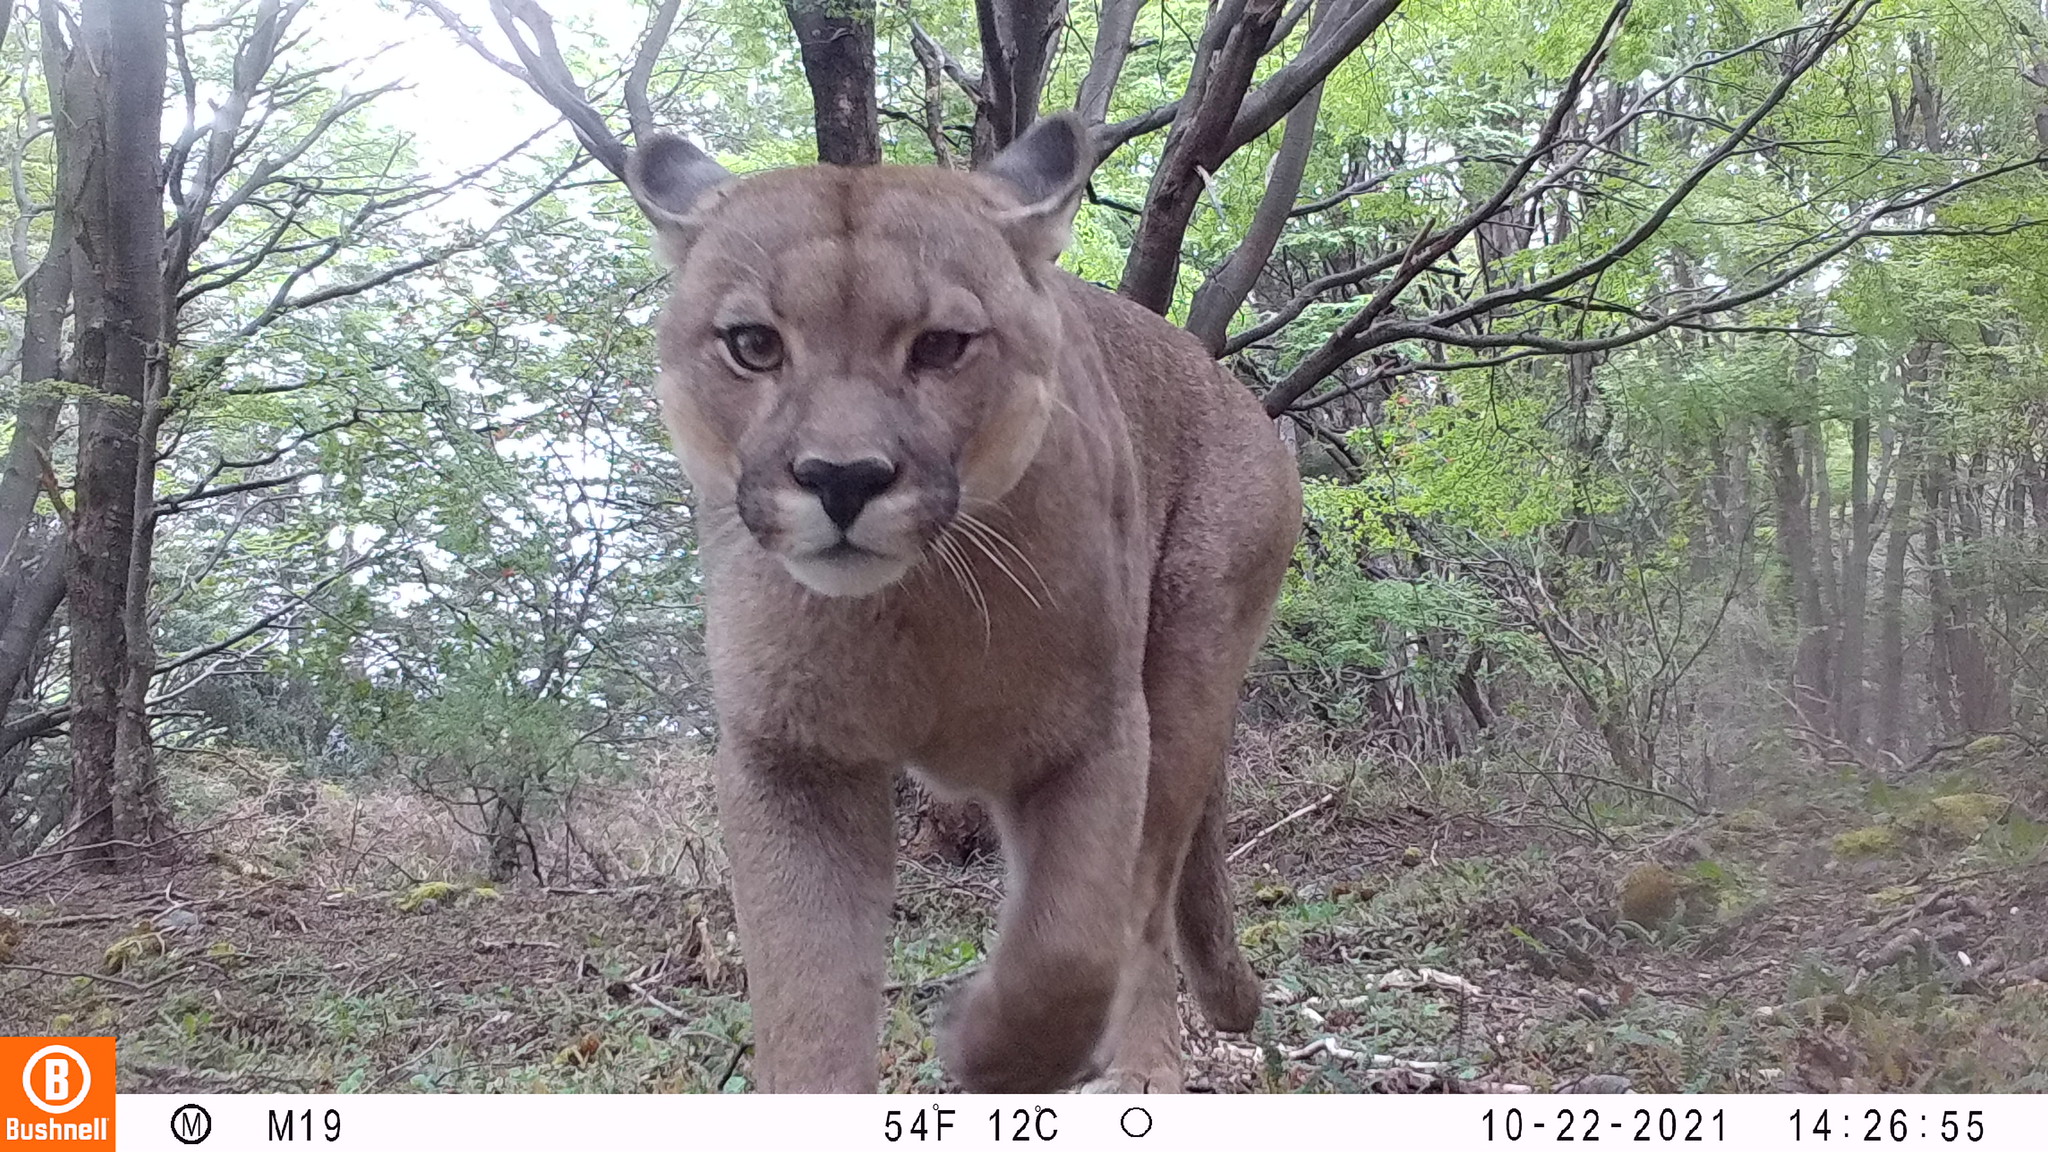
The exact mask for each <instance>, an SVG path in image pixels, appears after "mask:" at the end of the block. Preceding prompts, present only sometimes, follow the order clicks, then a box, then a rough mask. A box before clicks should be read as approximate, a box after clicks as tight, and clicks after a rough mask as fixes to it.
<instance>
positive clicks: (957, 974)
mask: <svg viewBox="0 0 2048 1152" xmlns="http://www.w3.org/2000/svg"><path fill="white" fill-rule="evenodd" d="M980 970H981V965H979V964H977V965H975V966H974V967H972V968H955V969H954V970H953V971H951V972H948V973H946V974H945V975H944V976H934V977H932V978H931V979H929V980H908V981H906V980H891V981H889V982H888V983H887V984H884V985H882V991H883V993H885V994H890V993H896V992H912V993H923V992H930V991H933V990H935V989H938V988H944V987H946V986H947V985H949V984H957V983H959V982H960V981H962V980H965V979H967V978H968V977H969V976H972V975H974V974H975V973H976V972H979V971H980Z"/></svg>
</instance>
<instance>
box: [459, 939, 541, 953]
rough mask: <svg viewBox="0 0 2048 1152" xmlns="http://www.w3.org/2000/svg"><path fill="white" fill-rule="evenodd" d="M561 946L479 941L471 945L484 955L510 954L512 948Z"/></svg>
mask: <svg viewBox="0 0 2048 1152" xmlns="http://www.w3.org/2000/svg"><path fill="white" fill-rule="evenodd" d="M561 946H562V945H561V944H560V943H559V942H557V941H554V940H479V941H477V942H476V943H475V944H473V945H471V947H473V948H475V949H476V950H477V951H478V952H482V953H485V954H489V953H492V952H510V951H511V950H512V949H514V948H560V947H561Z"/></svg>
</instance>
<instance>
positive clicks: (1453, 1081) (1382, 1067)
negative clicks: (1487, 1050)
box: [1285, 1036, 1533, 1095]
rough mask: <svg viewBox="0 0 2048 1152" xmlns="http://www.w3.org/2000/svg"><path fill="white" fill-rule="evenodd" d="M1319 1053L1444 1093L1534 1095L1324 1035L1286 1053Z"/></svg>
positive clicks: (1301, 1057)
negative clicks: (1358, 1048) (1345, 1043)
mask: <svg viewBox="0 0 2048 1152" xmlns="http://www.w3.org/2000/svg"><path fill="white" fill-rule="evenodd" d="M1318 1053H1320V1054H1323V1055H1326V1056H1329V1057H1330V1058H1331V1059H1333V1060H1342V1061H1344V1062H1345V1063H1347V1064H1359V1065H1363V1066H1364V1067H1366V1068H1369V1069H1371V1070H1372V1071H1374V1072H1381V1073H1388V1074H1390V1075H1393V1076H1404V1077H1412V1078H1413V1079H1414V1080H1415V1081H1417V1082H1418V1083H1417V1086H1418V1087H1425V1088H1439V1089H1442V1090H1443V1091H1445V1092H1472V1093H1500V1094H1506V1095H1520V1094H1523V1093H1527V1092H1531V1091H1533V1089H1531V1088H1530V1087H1529V1086H1528V1085H1527V1084H1509V1083H1506V1082H1503V1081H1489V1080H1463V1079H1460V1078H1459V1077H1458V1076H1456V1075H1455V1074H1453V1073H1452V1072H1451V1071H1450V1069H1451V1065H1449V1064H1447V1063H1445V1062H1443V1061H1441V1060H1402V1059H1399V1058H1398V1057H1394V1056H1381V1055H1378V1054H1376V1053H1371V1052H1361V1051H1358V1050H1356V1049H1353V1048H1346V1047H1345V1046H1344V1044H1343V1042H1342V1041H1340V1040H1338V1039H1337V1038H1336V1037H1335V1036H1325V1037H1323V1038H1321V1039H1319V1040H1316V1041H1313V1042H1312V1043H1309V1044H1305V1045H1303V1046H1302V1047H1300V1048H1296V1049H1293V1050H1292V1051H1289V1052H1287V1053H1285V1055H1286V1057H1287V1059H1289V1060H1306V1059H1308V1058H1310V1057H1312V1056H1315V1055H1317V1054H1318Z"/></svg>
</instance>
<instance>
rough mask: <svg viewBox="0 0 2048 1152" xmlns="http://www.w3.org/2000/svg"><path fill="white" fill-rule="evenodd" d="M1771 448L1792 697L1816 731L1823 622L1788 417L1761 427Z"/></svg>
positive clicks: (1822, 688)
mask: <svg viewBox="0 0 2048 1152" xmlns="http://www.w3.org/2000/svg"><path fill="white" fill-rule="evenodd" d="M1764 436H1765V438H1766V440H1767V442H1768V445H1769V448H1770V471H1771V488H1772V492H1773V495H1774V496H1775V503H1776V504H1777V513H1778V543H1779V546H1780V549H1781V553H1782V559H1783V560H1784V562H1785V575H1786V581H1787V584H1788V588H1787V591H1788V592H1789V594H1790V596H1789V598H1790V600H1791V604H1792V621H1793V628H1794V630H1795V632H1796V633H1797V635H1798V637H1799V642H1798V648H1797V651H1796V654H1795V655H1794V657H1793V662H1792V692H1791V696H1792V702H1793V706H1794V707H1795V708H1796V709H1797V710H1798V712H1799V714H1800V717H1801V719H1802V720H1803V721H1804V722H1805V723H1806V724H1808V725H1809V726H1811V727H1813V728H1815V729H1816V730H1819V731H1823V732H1825V731H1827V730H1828V718H1827V702H1828V699H1829V694H1828V691H1827V667H1828V660H1827V623H1826V621H1825V620H1824V619H1823V618H1822V614H1821V603H1820V581H1819V580H1818V579H1816V574H1815V572H1814V560H1813V520H1812V510H1811V509H1810V508H1809V507H1808V506H1807V496H1806V483H1805V480H1804V478H1803V477H1802V476H1801V474H1800V468H1799V453H1798V451H1797V450H1796V448H1795V447H1794V446H1793V440H1792V425H1791V422H1790V421H1788V420H1786V419H1784V418H1782V417H1780V418H1778V419H1774V420H1772V421H1770V422H1769V423H1768V424H1766V425H1765V427H1764Z"/></svg>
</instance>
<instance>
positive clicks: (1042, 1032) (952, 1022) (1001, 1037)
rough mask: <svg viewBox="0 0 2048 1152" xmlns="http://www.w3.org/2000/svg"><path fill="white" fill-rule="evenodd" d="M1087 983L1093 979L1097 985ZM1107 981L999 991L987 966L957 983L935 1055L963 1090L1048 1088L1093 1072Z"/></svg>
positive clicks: (1111, 987) (1108, 996)
mask: <svg viewBox="0 0 2048 1152" xmlns="http://www.w3.org/2000/svg"><path fill="white" fill-rule="evenodd" d="M1095 985H1100V986H1099V987H1097V986H1095ZM1115 990H1116V985H1115V982H1114V980H1113V979H1112V980H1110V981H1107V982H1101V981H1088V980H1074V981H1068V982H1064V983H1063V984H1062V985H1061V986H1060V987H1058V988H1057V989H1054V988H1039V989H1033V990H1030V991H1029V994H1013V995H1004V994H1003V991H1002V990H1001V989H1000V988H999V987H998V985H997V982H996V980H995V979H994V974H993V973H988V974H983V975H982V976H979V977H977V978H976V979H975V980H974V981H973V982H971V983H969V984H968V985H967V986H966V987H964V988H962V989H961V990H960V991H959V992H958V993H956V994H955V995H954V997H953V1001H952V1003H951V1004H950V1005H949V1006H948V1007H947V1010H946V1017H945V1020H944V1021H943V1022H942V1023H941V1024H940V1026H939V1058H940V1061H941V1062H942V1063H943V1064H944V1065H945V1067H946V1071H947V1072H948V1073H950V1074H951V1075H952V1077H953V1078H954V1079H955V1080H957V1081H959V1082H960V1086H961V1087H963V1088H965V1089H966V1090H967V1091H969V1092H1052V1091H1057V1090H1059V1089H1061V1088H1066V1087H1069V1086H1071V1085H1073V1084H1075V1083H1078V1082H1080V1081H1082V1080H1086V1079H1088V1078H1090V1077H1092V1076H1094V1075H1095V1074H1096V1073H1098V1072H1099V1071H1100V1066H1099V1065H1097V1064H1096V1063H1095V1061H1094V1053H1095V1047H1096V1042H1097V1041H1098V1040H1099V1039H1100V1038H1101V1035H1102V1031H1103V1026H1104V1024H1105V1022H1106V1021H1107V1018H1108V1015H1109V1006H1110V1001H1111V1000H1112V999H1113V998H1114V996H1115Z"/></svg>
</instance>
